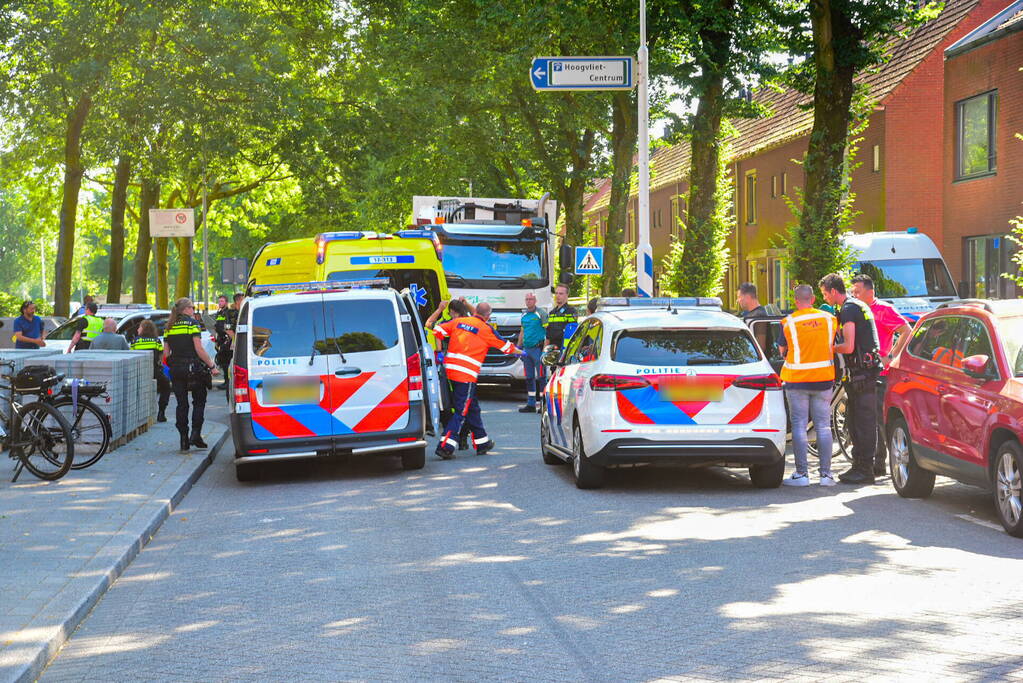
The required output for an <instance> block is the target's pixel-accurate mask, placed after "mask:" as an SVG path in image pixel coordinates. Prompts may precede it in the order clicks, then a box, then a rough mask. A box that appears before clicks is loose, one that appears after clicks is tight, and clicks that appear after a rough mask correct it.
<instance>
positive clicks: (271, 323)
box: [248, 294, 334, 441]
mask: <svg viewBox="0 0 1023 683" xmlns="http://www.w3.org/2000/svg"><path fill="white" fill-rule="evenodd" d="M271 302H272V303H267V304H265V305H254V306H253V311H252V324H251V325H250V326H249V328H248V329H249V333H248V337H249V340H250V346H249V367H248V371H249V388H250V389H251V392H250V396H252V398H253V400H252V404H251V410H252V430H253V432H254V433H255V436H256V438H257V439H260V440H263V441H270V440H277V439H301V438H306V439H308V438H311V437H326V438H327V439H328V441H329V438H330V437H331V436H332V435H333V429H334V428H333V425H332V420H331V416H330V413H329V412H327V410H325V407H326V406H327V405H330V404H331V395H330V392H331V386H330V384H329V383H328V382H327V381H326V380H327V377H329V367H330V363H329V360H328V356H327V355H326V354H324V353H323V350H322V347H323V344H322V342H321V341H320V340H322V339H323V332H324V317H323V295H322V294H308V295H303V296H302V297H301V300H299V301H295V300H294V298H292V297H289V298H288V299H287V300H286V301H285V300H282V301H281V302H280V303H277V302H274V301H273V300H271Z"/></svg>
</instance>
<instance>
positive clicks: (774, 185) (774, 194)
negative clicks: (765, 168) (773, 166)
mask: <svg viewBox="0 0 1023 683" xmlns="http://www.w3.org/2000/svg"><path fill="white" fill-rule="evenodd" d="M777 198H778V176H776V175H773V176H771V199H777Z"/></svg>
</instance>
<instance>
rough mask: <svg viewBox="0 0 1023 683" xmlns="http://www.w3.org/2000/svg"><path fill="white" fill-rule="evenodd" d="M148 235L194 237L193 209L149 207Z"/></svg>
mask: <svg viewBox="0 0 1023 683" xmlns="http://www.w3.org/2000/svg"><path fill="white" fill-rule="evenodd" d="M149 236H150V237H195V209H150V210H149Z"/></svg>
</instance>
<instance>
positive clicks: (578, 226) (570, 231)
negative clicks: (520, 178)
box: [559, 130, 597, 246]
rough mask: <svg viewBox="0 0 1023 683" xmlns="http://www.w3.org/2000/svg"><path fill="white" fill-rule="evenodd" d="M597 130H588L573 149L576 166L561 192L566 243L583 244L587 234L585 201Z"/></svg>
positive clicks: (560, 199)
mask: <svg viewBox="0 0 1023 683" xmlns="http://www.w3.org/2000/svg"><path fill="white" fill-rule="evenodd" d="M596 135H597V133H596V131H595V130H586V131H584V132H583V135H582V137H581V138H580V140H579V149H577V150H573V154H572V158H573V162H574V166H576V168H573V169H572V172H571V174H570V175H569V181H568V183H567V184H566V185H565V187H564V192H562V193H561V195H562V196H561V197H560V198H559V201H560V202H561V210H562V211H563V215H564V216H565V243H566V244H571V245H572V246H581V245H582V243H583V238H584V237H585V234H586V217H585V215H584V214H583V202H584V200H585V198H586V184H587V181H588V180H589V177H590V172H589V171H590V166H591V165H592V161H593V144H594V142H595V140H596Z"/></svg>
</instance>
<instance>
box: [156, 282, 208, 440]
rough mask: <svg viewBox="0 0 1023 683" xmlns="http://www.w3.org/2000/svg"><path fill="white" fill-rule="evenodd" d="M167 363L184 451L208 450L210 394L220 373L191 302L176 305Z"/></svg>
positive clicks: (166, 343)
mask: <svg viewBox="0 0 1023 683" xmlns="http://www.w3.org/2000/svg"><path fill="white" fill-rule="evenodd" d="M163 359H164V362H165V363H167V365H168V366H169V367H170V379H171V389H172V390H173V391H174V398H175V399H176V400H177V414H176V416H175V417H176V420H175V425H176V426H177V428H178V435H179V436H180V437H181V450H182V451H187V450H188V447H189V445H190V444H191V445H192V446H195V447H196V448H206V447H207V446H206V442H204V441H203V440H202V425H203V419H204V417H205V412H206V392H207V391H208V390H209V388H210V386H211V385H212V380H211V379H210V375H211V373H212V374H214V375H216V374H219V373H220V371H219V370H218V369H217V366H216V364H215V363H214V362H213V361H212V360H211V359H210V357H209V355H207V353H206V351H204V350H203V348H202V328H201V327H199V325H198V323H196V322H195V306H193V305H192V301H191V300H190V299H187V298H181V299H178V300H177V301H176V302H174V309H173V310H172V311H171V315H170V318H169V319H168V320H167V328H166V330H165V332H164V335H163ZM190 393H191V395H192V431H191V434H189V431H188V395H189V394H190Z"/></svg>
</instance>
